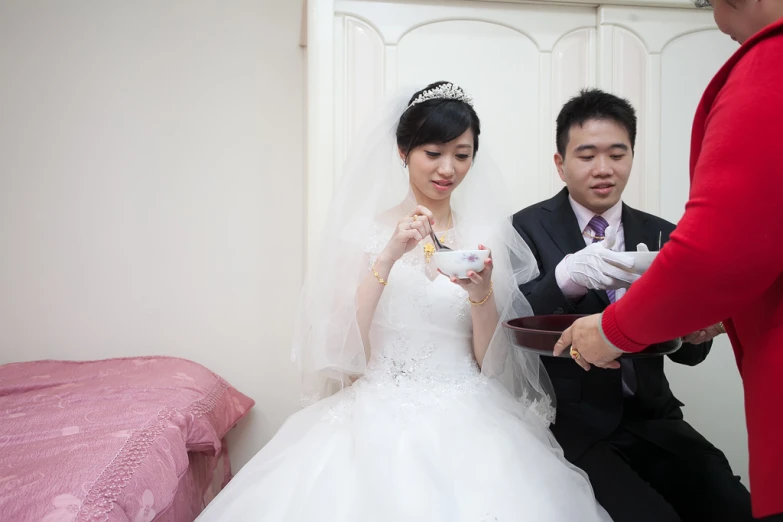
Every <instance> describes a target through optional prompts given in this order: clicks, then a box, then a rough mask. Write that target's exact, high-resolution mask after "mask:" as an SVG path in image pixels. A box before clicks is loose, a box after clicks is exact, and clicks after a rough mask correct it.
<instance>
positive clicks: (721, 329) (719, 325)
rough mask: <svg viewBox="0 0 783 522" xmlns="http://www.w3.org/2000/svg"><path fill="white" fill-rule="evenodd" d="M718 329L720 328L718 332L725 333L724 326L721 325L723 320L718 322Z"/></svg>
mask: <svg viewBox="0 0 783 522" xmlns="http://www.w3.org/2000/svg"><path fill="white" fill-rule="evenodd" d="M718 330H720V333H724V334H725V333H726V327H725V326H723V321H721V322H719V323H718Z"/></svg>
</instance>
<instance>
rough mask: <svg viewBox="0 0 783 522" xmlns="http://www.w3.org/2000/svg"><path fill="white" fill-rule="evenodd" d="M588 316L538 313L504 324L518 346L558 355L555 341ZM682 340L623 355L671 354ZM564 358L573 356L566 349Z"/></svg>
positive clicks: (530, 350)
mask: <svg viewBox="0 0 783 522" xmlns="http://www.w3.org/2000/svg"><path fill="white" fill-rule="evenodd" d="M580 317H587V316H586V315H576V314H572V315H568V314H560V315H535V316H530V317H519V318H517V319H511V320H510V321H508V322H506V323H503V326H505V327H506V328H508V330H509V331H510V333H511V337H512V339H513V341H514V345H515V346H516V347H517V348H518V349H520V350H524V351H526V352H533V353H537V354H539V355H543V356H549V357H554V356H553V355H552V351H553V350H554V349H555V343H556V342H557V340H558V339H560V335H561V334H562V333H563V332H564V331H565V329H566V328H568V327H569V326H571V325H572V324H574V321H576V320H577V319H579V318H580ZM680 346H682V340H681V339H679V338H678V339H674V340H672V341H666V342H664V343H659V344H653V345H651V346H648V347H647V348H645V349H644V350H642V351H641V352H637V353H627V354H624V355H621V356H620V357H623V358H626V359H627V358H633V359H637V358H642V357H660V356H662V355H669V354H670V353H674V352H676V351H677V350H679V349H680ZM560 357H568V358H570V357H571V355H570V353H569V351H568V350H565V351H563V353H562V354H560Z"/></svg>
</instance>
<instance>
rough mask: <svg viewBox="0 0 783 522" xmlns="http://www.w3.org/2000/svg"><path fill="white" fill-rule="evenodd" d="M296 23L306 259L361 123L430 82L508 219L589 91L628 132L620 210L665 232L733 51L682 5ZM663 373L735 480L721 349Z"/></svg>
mask: <svg viewBox="0 0 783 522" xmlns="http://www.w3.org/2000/svg"><path fill="white" fill-rule="evenodd" d="M306 24H307V25H306V36H307V42H306V45H307V60H308V70H307V75H308V78H307V81H308V87H307V93H308V94H307V188H308V195H307V198H308V199H307V212H308V219H307V224H308V230H307V234H308V247H312V246H314V245H315V242H316V241H317V239H318V236H319V233H320V225H321V223H322V222H323V216H324V215H325V212H326V210H327V208H328V205H329V201H330V198H331V194H332V189H333V186H334V182H335V180H337V179H338V178H339V176H340V169H341V165H342V161H343V159H344V157H345V154H346V151H347V148H348V146H349V145H350V143H351V140H352V138H353V136H354V135H355V133H356V132H357V130H358V129H359V127H360V125H361V123H362V121H363V119H364V117H365V116H366V115H367V114H368V113H370V112H371V111H372V110H373V107H374V106H375V105H376V104H377V103H378V102H379V101H380V100H382V99H383V97H384V96H385V95H386V94H388V93H392V92H394V91H395V89H396V88H397V87H398V86H400V87H401V86H411V85H413V86H415V87H417V88H421V87H424V86H425V85H427V84H428V83H430V82H433V81H438V80H448V81H453V82H456V83H457V84H459V85H461V86H462V87H464V88H465V89H466V90H467V91H468V92H469V93H470V94H471V95H473V97H474V100H475V106H476V110H477V112H478V114H479V116H480V117H481V120H482V151H484V150H486V151H488V152H491V154H492V156H493V158H494V159H495V160H496V161H497V162H498V163H499V164H500V166H501V167H502V168H503V172H504V174H505V175H506V177H507V182H508V184H509V186H510V187H511V189H512V191H513V196H514V198H515V202H516V208H514V209H511V211H514V210H518V209H521V208H523V207H525V206H527V205H530V204H532V203H535V202H537V201H540V200H542V199H545V198H548V197H550V196H552V195H554V194H555V193H556V192H557V191H558V190H560V188H561V187H562V184H561V181H560V179H559V178H558V177H557V174H556V171H555V169H554V165H553V161H552V156H553V154H554V152H555V135H554V133H555V124H554V122H555V118H556V116H557V113H558V111H559V109H560V107H561V106H562V104H563V103H564V102H565V101H566V100H567V99H568V98H569V97H571V96H572V95H574V94H576V93H577V92H578V91H579V89H580V88H583V87H586V86H596V87H600V88H603V89H605V90H607V91H609V92H612V93H615V94H618V95H620V96H623V97H625V98H627V99H628V100H630V101H631V103H633V105H634V106H635V108H636V110H637V115H638V119H639V128H638V136H637V142H636V157H635V161H634V169H633V172H632V175H631V179H630V182H629V184H628V187H627V188H626V191H625V194H624V200H625V201H626V202H627V203H628V204H630V205H632V206H634V207H636V208H639V209H642V210H646V211H648V212H652V213H654V214H657V215H660V216H661V217H664V218H666V219H669V220H670V221H673V222H676V221H677V220H678V219H679V218H680V217H681V215H682V213H683V210H684V204H685V202H686V200H687V195H688V184H689V177H688V156H689V149H690V134H691V123H692V118H693V114H694V111H695V109H696V105H697V103H698V101H699V97H700V96H701V93H702V91H703V89H704V87H705V86H706V85H707V83H708V82H709V80H710V79H711V78H712V76H713V75H714V74H715V72H717V70H718V69H719V67H720V66H721V65H722V64H723V63H724V61H725V60H726V59H727V58H728V57H729V56H730V55H731V54H732V53H733V52H734V51H735V50H736V49H737V44H736V43H734V42H733V41H732V40H731V39H729V38H728V37H727V36H725V35H723V34H721V33H720V32H719V31H718V29H717V27H716V26H715V22H714V21H713V18H712V11H711V10H706V9H705V10H702V9H696V8H694V7H693V6H692V4H691V3H690V0H657V1H648V0H608V1H607V2H606V3H603V4H600V5H597V4H596V3H588V2H587V1H586V0H571V1H570V2H559V1H551V0H549V1H545V2H537V3H533V2H521V1H518V0H509V1H506V2H490V1H482V0H462V1H460V0H451V1H436V0H397V1H392V0H385V1H376V0H308V4H307V19H306ZM308 250H309V252H310V256H312V248H309V249H308ZM310 260H311V261H312V257H311V259H310ZM724 337H725V336H724ZM667 374H668V375H669V379H670V381H671V382H672V385H673V387H674V390H675V393H676V394H677V395H678V397H679V398H680V399H682V400H683V401H684V402H686V404H687V405H688V407H687V408H686V418H688V419H689V420H690V421H691V422H692V423H693V424H694V425H695V426H696V427H697V428H698V429H699V430H701V431H702V433H704V434H705V436H707V437H708V438H709V439H710V440H711V441H712V442H713V443H715V444H716V445H717V446H718V447H720V448H721V449H723V450H724V451H725V452H726V454H727V456H728V457H729V460H730V461H731V462H732V465H733V466H734V470H735V472H736V473H738V474H741V475H743V476H746V473H747V450H746V435H745V431H744V417H743V415H744V414H743V407H742V391H741V387H740V380H739V377H738V375H737V370H736V366H735V365H734V361H733V358H732V355H731V350H730V348H729V346H728V343H727V342H726V340H725V339H722V338H721V339H719V340H718V341H717V342H716V344H715V347H714V348H713V353H712V354H711V355H710V357H709V358H708V360H707V361H706V362H705V363H703V364H702V365H700V366H699V367H697V368H684V367H680V366H679V365H673V364H668V363H667Z"/></svg>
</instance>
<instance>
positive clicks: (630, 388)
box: [587, 215, 636, 395]
mask: <svg viewBox="0 0 783 522" xmlns="http://www.w3.org/2000/svg"><path fill="white" fill-rule="evenodd" d="M587 226H589V227H590V228H591V229H592V231H593V236H595V237H593V243H598V242H599V241H603V239H599V238H603V237H604V236H605V235H606V227H608V226H609V223H608V222H607V221H606V220H605V219H604V218H603V217H601V216H599V215H595V216H593V219H591V220H590V223H588V224H587ZM606 295H607V297H609V302H610V303H614V302H615V299H616V296H615V293H614V290H607V291H606ZM620 365H621V366H622V376H623V385H624V386H623V388H624V389H623V392H624V393H625V395H633V394H634V392H635V391H636V371H635V369H634V366H633V363H632V362H631V361H630V360H628V359H621V360H620Z"/></svg>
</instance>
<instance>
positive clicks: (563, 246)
mask: <svg viewBox="0 0 783 522" xmlns="http://www.w3.org/2000/svg"><path fill="white" fill-rule="evenodd" d="M549 203H550V204H549V205H547V206H546V207H545V208H546V209H547V210H548V211H549V212H550V215H549V216H546V217H545V218H544V219H542V220H541V225H542V226H543V227H544V230H546V232H547V234H549V237H551V238H552V241H553V242H554V243H555V245H557V248H559V249H560V251H561V252H562V253H563V256H566V255H568V254H573V253H574V252H576V251H578V250H582V249H583V248H584V247H585V241H584V239H582V231H581V230H579V222H577V220H576V216H575V215H574V210H573V209H572V208H571V205H570V204H569V203H568V191H567V190H566V189H563V190H562V191H560V193H559V194H557V195H556V196H555V197H553V198H552V199H551V200H549Z"/></svg>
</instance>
